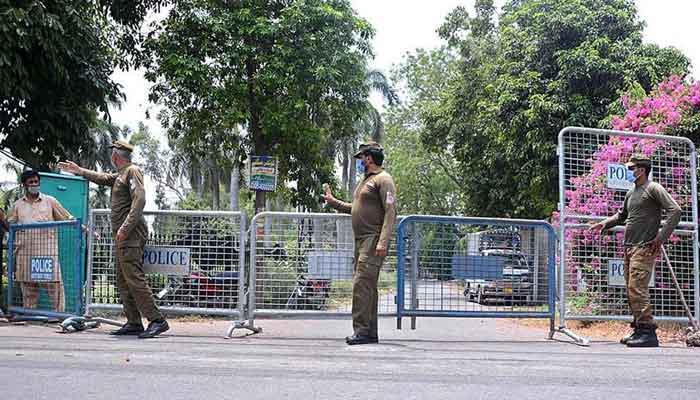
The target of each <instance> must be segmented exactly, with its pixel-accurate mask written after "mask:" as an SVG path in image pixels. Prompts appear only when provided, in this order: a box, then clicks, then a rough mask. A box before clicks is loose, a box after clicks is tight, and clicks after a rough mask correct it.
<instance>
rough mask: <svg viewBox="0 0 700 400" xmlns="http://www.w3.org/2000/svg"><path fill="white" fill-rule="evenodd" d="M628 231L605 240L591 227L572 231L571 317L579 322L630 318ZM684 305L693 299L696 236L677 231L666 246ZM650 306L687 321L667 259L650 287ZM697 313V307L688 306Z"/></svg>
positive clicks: (659, 265)
mask: <svg viewBox="0 0 700 400" xmlns="http://www.w3.org/2000/svg"><path fill="white" fill-rule="evenodd" d="M622 235H624V229H615V230H614V231H613V232H610V233H607V234H605V235H603V236H598V235H592V234H591V232H590V231H589V230H588V227H587V226H585V227H580V228H577V227H568V228H567V237H568V238H570V239H571V240H572V243H576V246H572V247H571V248H570V251H569V253H568V254H569V259H568V260H567V271H568V273H567V275H566V278H567V281H566V284H565V287H566V290H567V293H566V299H567V316H569V317H576V318H580V319H608V318H616V317H627V316H628V315H629V307H628V304H627V291H626V289H625V281H624V276H623V259H624V246H623V238H622ZM665 247H666V251H667V253H668V256H669V259H670V260H671V262H672V264H673V268H674V270H675V272H676V276H677V278H678V282H679V283H680V286H681V289H682V290H683V294H684V296H685V298H686V299H692V298H694V297H695V289H694V288H695V285H694V275H695V274H694V268H693V233H692V232H688V231H676V233H675V234H674V235H673V236H672V237H671V238H670V239H669V242H668V244H667V245H666V246H665ZM649 295H650V302H651V305H652V307H653V309H654V313H655V315H657V316H660V317H671V318H672V317H676V318H678V319H685V318H686V316H685V311H684V309H683V305H682V303H681V300H680V298H679V297H678V294H677V292H676V289H675V287H674V285H673V281H672V280H671V274H670V272H669V270H668V268H667V267H666V261H665V260H664V259H663V256H661V255H660V256H659V257H658V258H657V260H656V264H655V267H654V274H653V275H652V279H651V282H650V283H649ZM689 306H690V308H691V311H693V308H694V304H692V303H690V304H689Z"/></svg>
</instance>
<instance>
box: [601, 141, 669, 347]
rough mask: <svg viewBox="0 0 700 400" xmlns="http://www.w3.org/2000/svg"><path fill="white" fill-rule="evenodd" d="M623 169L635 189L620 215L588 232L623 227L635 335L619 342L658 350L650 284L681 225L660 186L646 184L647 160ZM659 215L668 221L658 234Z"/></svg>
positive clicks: (635, 158)
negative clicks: (658, 261)
mask: <svg viewBox="0 0 700 400" xmlns="http://www.w3.org/2000/svg"><path fill="white" fill-rule="evenodd" d="M625 165H626V166H627V168H628V169H629V170H630V171H631V174H630V175H629V179H628V180H629V181H631V182H634V187H633V188H632V189H630V190H629V191H628V192H627V194H626V195H625V200H624V202H623V204H622V207H621V208H620V211H618V212H617V213H616V214H615V215H613V216H612V217H610V218H608V219H606V220H604V221H601V222H598V223H596V224H593V225H592V226H591V230H592V231H595V232H601V231H604V230H606V229H609V228H612V227H614V226H617V225H622V224H625V257H624V274H625V284H626V286H627V300H628V302H629V306H630V309H631V310H632V315H633V317H634V319H633V321H632V327H633V328H634V331H633V332H632V334H631V335H628V336H626V337H624V338H622V340H620V342H621V343H623V344H626V345H627V346H628V347H657V346H658V345H659V340H658V338H657V336H656V324H655V323H654V317H653V315H652V307H651V303H650V301H649V281H650V279H651V275H652V273H653V271H654V264H655V262H656V258H657V257H658V255H659V253H660V251H661V246H662V245H663V244H664V242H666V240H667V239H668V237H669V236H670V235H671V233H672V232H673V230H674V229H675V228H676V225H678V221H680V218H681V208H680V207H679V206H678V203H676V201H675V200H674V199H673V197H671V195H670V194H668V192H667V191H666V189H664V187H663V186H661V185H659V184H658V183H656V182H653V181H651V180H649V174H650V173H651V169H652V166H651V159H649V157H647V156H645V155H635V156H632V157H631V158H630V160H629V162H628V163H627V164H625ZM662 211H665V212H666V218H667V219H666V224H665V225H664V227H663V229H661V231H659V228H660V226H661V216H662Z"/></svg>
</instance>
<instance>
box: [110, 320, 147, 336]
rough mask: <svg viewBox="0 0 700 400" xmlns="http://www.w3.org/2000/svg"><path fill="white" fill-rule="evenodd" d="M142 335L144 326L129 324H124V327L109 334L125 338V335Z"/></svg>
mask: <svg viewBox="0 0 700 400" xmlns="http://www.w3.org/2000/svg"><path fill="white" fill-rule="evenodd" d="M141 333H143V325H141V324H130V323H128V322H127V323H126V324H124V326H122V327H121V328H119V329H117V330H116V331H112V332H110V333H109V334H110V335H115V336H124V335H140V334H141Z"/></svg>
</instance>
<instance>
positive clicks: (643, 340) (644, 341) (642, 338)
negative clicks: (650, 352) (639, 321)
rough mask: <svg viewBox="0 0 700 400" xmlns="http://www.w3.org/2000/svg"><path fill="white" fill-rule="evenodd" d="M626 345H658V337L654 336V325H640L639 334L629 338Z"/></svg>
mask: <svg viewBox="0 0 700 400" xmlns="http://www.w3.org/2000/svg"><path fill="white" fill-rule="evenodd" d="M627 347H659V338H657V337H656V327H655V326H644V327H640V328H639V336H638V337H636V338H633V339H630V340H629V341H628V342H627Z"/></svg>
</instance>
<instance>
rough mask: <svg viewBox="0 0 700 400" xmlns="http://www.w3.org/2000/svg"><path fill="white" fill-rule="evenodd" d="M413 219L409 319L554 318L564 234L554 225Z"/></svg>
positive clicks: (408, 247)
mask: <svg viewBox="0 0 700 400" xmlns="http://www.w3.org/2000/svg"><path fill="white" fill-rule="evenodd" d="M409 218H416V219H415V220H407V222H406V225H405V226H404V227H403V228H400V229H404V237H405V238H406V241H405V246H404V248H403V249H404V252H403V255H404V256H405V262H404V271H405V275H404V276H405V280H404V297H403V299H404V302H403V303H404V308H403V311H404V312H403V314H404V315H421V313H424V314H425V315H428V314H429V315H435V316H440V315H443V316H488V315H489V314H492V315H494V316H497V315H500V314H503V315H506V314H507V315H509V316H523V317H524V316H545V315H546V316H548V317H551V316H552V315H553V293H554V291H553V288H552V284H553V282H554V276H553V274H554V257H555V254H554V249H555V246H554V241H555V240H556V237H555V236H554V234H553V230H552V228H551V227H550V226H548V225H547V224H546V223H532V222H531V223H518V222H516V221H512V222H508V221H507V220H502V221H501V222H496V221H495V220H494V221H493V222H489V221H488V220H482V219H474V218H451V217H426V216H421V217H409ZM399 285H400V284H399ZM400 306H401V304H400Z"/></svg>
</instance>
